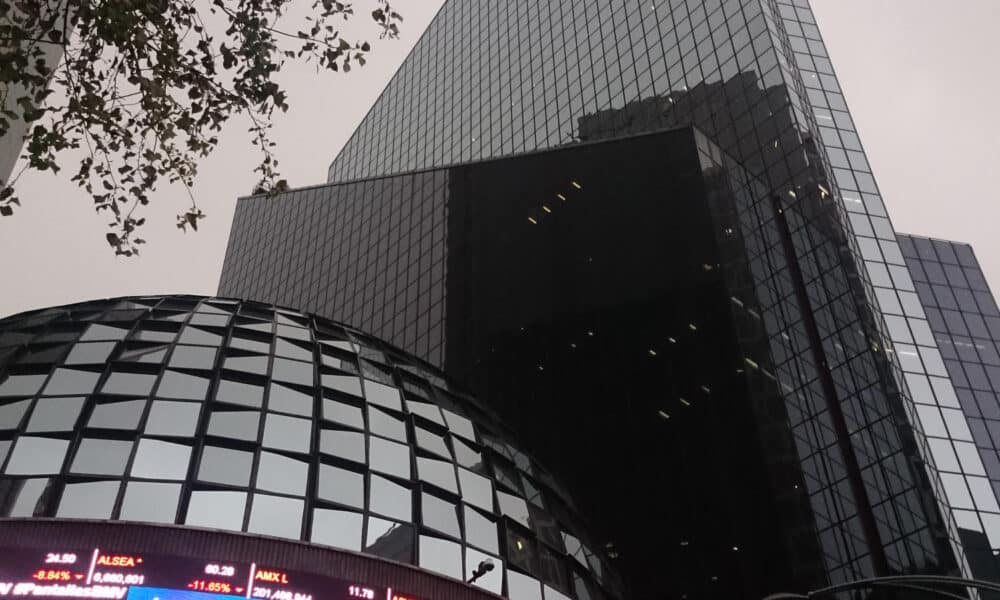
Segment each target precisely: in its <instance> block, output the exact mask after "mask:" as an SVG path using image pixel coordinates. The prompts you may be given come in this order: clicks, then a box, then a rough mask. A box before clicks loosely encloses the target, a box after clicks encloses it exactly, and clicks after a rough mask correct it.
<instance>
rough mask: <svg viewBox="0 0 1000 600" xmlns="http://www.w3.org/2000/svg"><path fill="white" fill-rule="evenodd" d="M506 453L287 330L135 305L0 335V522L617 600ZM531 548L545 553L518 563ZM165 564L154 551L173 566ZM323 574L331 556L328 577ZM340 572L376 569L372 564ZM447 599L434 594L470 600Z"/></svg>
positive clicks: (562, 518)
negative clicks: (535, 574)
mask: <svg viewBox="0 0 1000 600" xmlns="http://www.w3.org/2000/svg"><path fill="white" fill-rule="evenodd" d="M510 440H511V436H510V434H509V433H508V432H506V431H505V430H504V429H503V426H502V425H501V423H500V422H499V421H498V420H497V419H496V418H495V417H494V416H492V412H491V411H489V410H487V409H485V408H483V406H482V405H480V404H479V403H478V402H477V401H476V400H474V399H473V398H471V397H469V396H468V395H465V394H463V393H462V392H460V391H458V390H457V389H456V388H454V387H453V386H452V385H450V384H449V383H448V382H446V381H445V380H444V378H443V376H442V375H441V373H440V372H439V371H437V370H435V369H434V368H432V367H430V366H428V365H426V364H425V363H423V362H421V361H419V360H417V359H414V358H412V357H410V356H407V355H405V354H403V353H402V352H400V351H399V350H397V349H395V348H393V347H390V346H387V345H386V344H384V343H382V342H380V341H378V340H376V339H374V338H371V337H368V336H366V335H363V334H360V333H358V332H357V331H355V330H353V329H350V328H345V327H342V326H340V325H338V324H336V323H333V322H331V321H327V320H325V319H319V318H313V317H310V316H308V315H305V314H302V313H299V312H296V311H291V310H285V309H281V308H274V307H272V306H269V305H263V304H257V303H248V302H237V301H233V300H226V299H221V298H207V299H201V298H196V297H189V296H167V297H142V298H138V297H137V298H124V299H119V300H103V301H96V302H88V303H83V304H75V305H70V306H65V307H56V308H51V309H47V310H42V311H37V312H32V313H26V314H23V315H17V316H14V317H10V318H7V319H5V320H3V321H0V466H2V472H0V516H3V517H11V518H15V519H16V518H31V517H55V518H56V519H57V521H58V520H63V519H97V520H115V521H132V522H136V521H138V522H144V523H161V524H178V525H185V526H189V527H197V528H209V529H215V530H226V531H235V532H247V533H252V534H258V535H264V536H271V537H275V538H285V539H286V540H289V539H290V540H303V541H307V542H312V543H313V544H316V545H320V546H332V547H335V548H340V549H346V550H350V551H354V552H363V553H365V554H369V555H375V556H379V557H382V558H386V559H391V560H393V561H397V562H400V563H406V564H411V565H416V566H418V567H420V569H422V570H424V571H427V572H429V573H438V574H442V575H445V576H447V577H451V578H454V579H459V580H463V581H464V580H467V579H469V578H470V577H471V576H472V574H473V571H474V570H475V569H476V568H477V567H478V565H479V564H480V563H481V562H482V561H484V560H490V561H492V562H493V563H494V564H495V565H496V567H497V568H495V569H493V570H492V571H490V572H488V573H487V574H486V575H484V576H483V577H481V578H480V579H479V580H478V581H477V582H476V585H478V586H479V587H481V588H484V589H485V590H488V591H491V592H494V593H498V594H499V593H501V591H502V590H503V585H504V582H505V581H506V585H507V586H508V589H510V590H520V591H522V592H523V593H524V594H531V593H534V594H536V595H540V594H541V593H542V591H541V590H542V587H541V585H540V584H538V582H537V580H536V579H534V578H532V577H528V576H525V575H521V574H520V573H519V572H516V571H511V572H506V573H505V570H504V569H503V565H504V564H514V563H518V564H521V563H524V564H531V565H532V569H534V568H542V567H535V566H534V563H533V562H532V561H539V564H544V565H545V567H544V568H547V569H552V570H557V571H559V572H561V573H562V574H563V576H564V577H565V580H564V581H561V582H560V586H559V587H558V591H557V590H556V589H552V591H551V592H548V595H552V596H556V597H559V596H560V595H562V594H569V593H571V592H572V593H573V594H574V595H575V596H576V597H583V596H587V597H591V596H590V595H591V594H598V593H603V592H601V590H606V591H608V592H611V593H612V595H619V592H618V591H617V590H618V586H619V585H620V583H619V582H618V581H617V580H616V579H615V576H614V574H613V573H612V571H611V570H610V569H609V568H608V565H607V562H606V559H605V558H603V557H602V555H603V553H604V552H603V548H601V547H600V546H599V545H598V544H597V543H596V542H595V540H594V539H593V538H592V537H591V536H590V535H588V534H587V533H586V532H585V531H584V530H583V529H582V528H581V526H580V524H579V523H580V519H579V518H578V517H577V516H576V514H577V512H576V509H575V508H573V500H572V499H571V498H569V497H568V496H566V495H565V492H564V491H563V488H562V487H561V486H560V485H558V484H557V483H556V481H555V480H554V479H553V478H552V476H551V475H550V473H549V471H548V470H546V469H545V468H544V467H542V466H541V465H540V464H539V463H538V462H536V461H535V460H533V459H532V458H531V457H529V456H528V455H527V454H525V453H523V452H521V451H520V450H519V449H518V447H517V446H515V445H512V444H511V443H509V441H510ZM33 527H34V529H32V528H33ZM39 527H43V526H42V525H39V524H38V523H37V521H33V520H28V521H23V522H22V521H17V520H14V521H5V522H3V523H0V547H3V546H6V545H11V544H13V545H20V544H27V542H26V540H25V539H24V536H31V537H44V536H43V535H42V531H43V529H38V528H39ZM108 527H110V525H108ZM56 530H58V532H62V534H65V532H66V531H74V529H73V527H71V526H68V525H67V526H66V528H64V529H59V528H58V527H56ZM32 531H34V532H35V533H31V532H32ZM89 531H91V533H92V535H93V536H94V538H88V539H89V540H90V541H89V542H86V543H91V544H94V545H97V544H103V545H102V546H101V547H102V548H105V549H107V548H108V547H111V546H114V545H115V544H117V543H118V541H119V538H118V537H116V536H125V537H127V536H128V535H133V537H134V534H129V533H128V532H129V531H131V530H129V529H128V528H125V527H124V526H116V527H113V528H110V529H107V530H106V532H107V533H105V534H102V533H101V531H104V530H101V529H100V528H94V527H91V529H90V530H89ZM120 531H124V532H125V533H121V534H118V533H114V532H120ZM146 531H148V530H146ZM162 536H163V537H164V538H166V539H170V540H182V539H188V540H193V539H196V538H197V539H199V540H202V538H204V540H203V541H201V542H198V544H194V545H195V546H197V547H201V544H212V543H216V542H213V541H212V540H213V539H214V538H213V537H212V536H201V537H199V536H198V535H195V534H188V533H185V532H184V531H183V530H179V529H176V528H172V529H163V530H162ZM185 536H187V537H185ZM536 536H540V537H543V538H544V539H545V540H546V543H547V544H548V545H549V546H548V547H551V548H558V551H554V550H546V549H545V548H543V547H536V546H534V544H535V542H534V541H533V540H535V539H536ZM67 539H74V540H76V542H74V543H78V542H79V540H80V539H82V538H81V536H79V535H78V536H76V537H75V538H74V537H72V536H70V537H69V538H67ZM102 539H103V542H102V541H101V540H102ZM66 543H70V542H66ZM129 543H130V544H132V545H133V546H134V545H136V544H140V545H141V543H140V542H136V541H134V540H133V541H130V542H129ZM247 543H248V544H250V545H253V544H256V545H257V546H259V547H266V546H267V544H263V543H257V542H247ZM529 543H530V544H531V545H530V546H529ZM192 544H193V542H192ZM218 544H221V546H225V545H226V544H224V543H223V542H222V541H221V540H220V541H218ZM168 546H169V544H168ZM26 547H36V546H30V545H28V546H26ZM74 547H75V546H74ZM119 547H120V546H119ZM182 547H183V546H182ZM144 548H145V550H146V551H150V552H151V551H153V548H152V546H150V545H148V544H147V545H146V546H145V547H144ZM172 548H173V549H172V550H171V548H168V547H166V546H165V547H161V548H160V549H159V550H160V551H161V552H163V553H170V554H178V552H177V551H176V550H177V548H176V547H172ZM50 550H51V551H55V550H58V548H55V547H53V548H50ZM233 551H234V550H233V548H231V547H228V546H227V547H226V548H225V549H223V550H220V554H218V555H216V556H215V559H216V560H225V559H227V557H228V556H232V557H233V558H232V559H233V560H236V558H235V556H237V555H231V554H230V553H232V552H233ZM301 552H303V553H305V554H309V553H310V552H312V553H313V554H314V555H317V556H319V555H322V554H323V553H322V552H319V551H318V550H315V551H314V550H308V549H303V550H302V551H301ZM179 553H181V554H183V553H185V551H181V552H179ZM242 554H243V555H244V556H245V555H246V552H245V549H244V551H243V552H242ZM272 554H273V552H272ZM336 555H337V554H336V553H332V554H331V553H330V552H327V555H326V556H327V559H326V560H327V561H330V560H334V559H331V558H330V556H336ZM282 560H288V556H286V557H285V558H283V559H282ZM336 560H337V561H340V560H344V559H339V558H338V559H336ZM246 562H248V563H249V562H250V561H249V560H247V561H246ZM355 562H358V564H362V567H358V568H359V569H362V568H365V569H374V570H376V571H377V570H378V569H379V568H382V567H377V564H379V563H378V561H374V562H373V561H372V560H371V559H366V560H360V559H357V560H355ZM306 564H307V563H306V562H302V563H298V568H299V569H301V568H303V567H304V566H306ZM321 564H324V563H321V562H318V561H317V560H315V559H314V560H312V561H309V562H308V565H309V566H310V568H313V569H314V568H316V565H321ZM373 564H374V565H376V566H375V567H372V565H373ZM364 565H368V566H367V567H364ZM288 566H289V568H292V567H293V566H295V565H291V564H290V565H288ZM385 569H388V570H389V571H392V570H395V571H400V570H401V569H400V568H399V567H392V568H391V569H390V568H388V567H385V568H383V570H385ZM402 571H403V572H407V571H408V570H407V569H402ZM410 571H412V570H410ZM2 572H3V571H2V569H0V573H2ZM365 573H367V571H364V570H358V571H344V572H336V571H333V572H327V575H333V576H337V577H341V578H343V577H345V576H349V577H362V576H363V575H364V576H366V577H367V575H366V574H365ZM386 577H388V576H386ZM410 577H412V576H410ZM383 579H385V580H386V582H385V583H382V585H388V586H390V587H393V584H392V582H391V579H387V578H383ZM418 579H420V581H423V582H424V583H420V582H416V583H413V584H412V585H413V586H414V587H411V588H409V589H408V590H407V591H411V592H413V593H417V592H418V591H420V589H424V590H437V591H436V592H435V594H434V595H433V596H431V595H430V592H427V593H428V596H427V597H428V598H429V597H447V595H445V596H441V594H440V591H441V590H442V589H445V588H448V585H451V586H452V587H454V585H453V584H447V585H446V584H445V583H437V584H434V583H433V581H435V580H436V578H433V577H428V576H424V577H423V578H422V579H421V578H418ZM397 581H401V580H397ZM427 581H430V582H431V583H427ZM425 584H426V585H425ZM434 585H436V586H437V588H435V587H434ZM428 586H430V587H428ZM442 586H443V587H442ZM532 586H536V587H535V588H532ZM532 590H534V591H532ZM458 592H459V594H458V595H457V596H456V595H455V594H456V590H454V589H451V590H450V591H449V594H451V597H456V598H460V597H465V596H463V595H462V593H465V594H466V595H468V594H471V596H469V597H476V594H475V593H473V592H471V591H469V592H462V590H461V589H459V590H458Z"/></svg>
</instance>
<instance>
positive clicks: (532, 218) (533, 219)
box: [528, 217, 538, 225]
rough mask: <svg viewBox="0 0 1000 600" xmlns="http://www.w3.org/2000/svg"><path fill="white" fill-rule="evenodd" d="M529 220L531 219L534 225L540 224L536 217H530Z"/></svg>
mask: <svg viewBox="0 0 1000 600" xmlns="http://www.w3.org/2000/svg"><path fill="white" fill-rule="evenodd" d="M528 220H529V221H531V224H532V225H538V221H536V220H535V218H534V217H528Z"/></svg>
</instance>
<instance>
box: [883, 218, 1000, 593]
mask: <svg viewBox="0 0 1000 600" xmlns="http://www.w3.org/2000/svg"><path fill="white" fill-rule="evenodd" d="M898 238H899V244H900V246H901V248H902V250H903V256H904V257H905V258H906V262H907V265H908V267H909V269H910V273H911V275H912V276H913V282H914V286H915V287H916V290H917V294H918V295H919V296H920V302H921V304H923V306H924V311H925V312H926V313H927V320H928V322H929V323H930V330H931V333H932V334H933V336H934V338H935V339H936V341H937V344H938V347H939V348H940V349H941V355H942V357H943V358H944V364H945V367H946V368H947V371H948V375H949V377H950V378H951V381H952V383H953V384H954V387H955V392H956V396H955V397H953V398H952V404H951V405H950V408H951V409H952V410H948V411H945V412H943V413H939V412H938V410H937V409H936V408H935V407H934V406H926V405H921V406H919V407H918V410H919V411H920V420H921V422H923V423H924V424H925V425H924V428H925V433H926V434H927V436H928V442H929V443H930V444H931V447H932V448H934V449H935V456H939V458H938V461H937V465H938V469H939V470H940V471H941V477H942V479H944V480H945V481H946V482H947V489H948V493H949V501H950V503H951V505H952V506H953V507H954V509H955V511H954V512H955V518H956V519H957V520H958V526H959V527H960V528H961V533H962V534H963V536H966V537H968V538H969V541H968V542H967V543H966V552H967V554H968V555H969V560H970V561H971V562H974V563H980V564H982V568H983V569H984V570H986V569H992V574H993V578H997V577H1000V569H998V566H997V564H996V559H995V558H994V556H993V553H992V552H991V551H990V550H991V549H992V548H996V547H998V546H1000V540H998V539H997V538H996V534H997V531H998V530H1000V506H998V505H997V500H996V494H995V490H997V489H998V488H1000V454H998V451H1000V346H998V342H1000V309H998V308H997V303H996V300H995V299H994V297H993V295H992V294H991V293H990V288H989V286H988V285H987V283H986V278H985V277H984V276H983V272H982V269H981V268H980V266H979V263H978V261H977V260H976V257H975V255H974V254H973V252H972V247H971V246H969V245H968V244H963V243H958V242H948V241H943V240H935V239H930V238H923V237H917V236H910V235H899V236H898ZM889 325H890V327H892V326H896V327H898V326H899V323H894V322H892V321H890V323H889ZM895 351H896V353H897V354H899V356H900V358H901V360H915V359H916V358H917V355H916V353H915V352H914V349H913V346H912V344H911V345H903V344H897V345H896V347H895ZM958 409H960V410H961V411H962V412H963V413H965V417H966V418H965V420H961V419H958V418H957V417H956V414H955V410H958ZM966 423H967V425H966ZM963 474H965V476H964V477H963ZM980 520H981V521H982V523H985V524H986V528H985V535H984V534H983V527H982V526H981V525H980ZM972 548H975V550H977V551H975V552H974V551H972ZM987 572H988V571H987Z"/></svg>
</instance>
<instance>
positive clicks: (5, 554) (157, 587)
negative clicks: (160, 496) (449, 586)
mask: <svg viewBox="0 0 1000 600" xmlns="http://www.w3.org/2000/svg"><path fill="white" fill-rule="evenodd" d="M30 596H47V597H52V598H100V599H108V600H233V599H234V598H246V599H248V600H415V599H414V598H413V597H412V596H409V595H404V594H400V593H398V592H396V591H394V590H393V589H392V588H384V587H373V586H369V585H366V584H364V583H363V582H356V581H348V580H342V579H336V578H331V577H325V576H322V575H315V574H307V573H297V572H292V571H286V570H283V569H277V568H272V567H270V566H267V565H262V564H257V563H249V564H246V563H236V562H227V561H203V560H200V559H193V558H184V557H179V556H164V555H149V554H136V553H121V552H114V551H109V550H104V549H101V548H91V549H87V550H61V549H60V550H55V551H51V552H46V551H39V550H33V549H25V548H0V598H21V597H30Z"/></svg>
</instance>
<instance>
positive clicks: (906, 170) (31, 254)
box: [0, 0, 1000, 316]
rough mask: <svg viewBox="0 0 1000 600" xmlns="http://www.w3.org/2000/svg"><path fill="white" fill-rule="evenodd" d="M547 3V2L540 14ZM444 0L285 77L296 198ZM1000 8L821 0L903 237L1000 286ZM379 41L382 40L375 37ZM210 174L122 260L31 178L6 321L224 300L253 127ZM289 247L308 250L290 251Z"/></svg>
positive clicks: (161, 197)
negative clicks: (364, 51) (974, 264)
mask: <svg viewBox="0 0 1000 600" xmlns="http://www.w3.org/2000/svg"><path fill="white" fill-rule="evenodd" d="M540 1H543V0H540ZM441 3H442V0H410V1H408V2H400V3H399V6H398V7H397V8H398V9H399V10H400V12H402V13H403V15H404V17H405V18H406V22H405V24H404V25H405V28H404V31H403V39H401V40H399V41H393V42H379V43H377V44H376V45H375V51H374V52H373V53H372V56H371V60H370V62H369V64H368V66H366V67H365V68H363V69H356V70H354V71H352V72H351V73H350V74H349V75H347V76H344V75H316V74H315V72H314V71H313V70H311V69H309V68H296V69H294V70H289V71H288V72H287V73H286V74H285V77H284V82H285V84H286V85H287V86H288V88H289V91H290V97H291V104H292V108H291V110H290V111H289V113H288V114H287V115H283V116H281V117H280V118H278V119H277V121H276V124H275V132H274V133H275V138H276V140H277V142H278V143H279V147H278V157H279V160H280V161H281V168H282V171H283V173H284V175H285V176H286V177H287V178H288V180H289V182H290V183H291V185H292V186H293V187H294V186H302V185H310V184H316V183H321V182H323V181H324V180H325V178H326V167H327V165H328V164H329V162H330V160H331V159H332V158H333V157H334V156H335V155H336V153H337V151H338V150H339V149H340V147H341V146H342V145H343V144H344V143H345V142H346V141H347V139H348V137H349V136H350V134H351V132H352V131H353V130H354V128H355V127H356V126H357V124H358V123H359V122H360V120H361V118H362V117H363V116H364V115H365V113H366V112H367V110H368V108H369V107H370V106H371V104H372V102H374V100H375V98H376V97H377V96H378V94H379V93H380V92H381V90H382V88H383V87H384V86H385V84H386V83H387V82H388V80H389V78H390V77H391V75H392V73H393V72H395V70H396V68H397V67H398V66H399V63H400V62H402V60H403V58H404V57H405V56H406V54H407V52H409V49H410V48H411V47H412V45H413V43H414V42H415V41H416V39H417V37H419V34H420V33H421V32H422V31H423V30H424V28H426V26H427V24H428V23H429V21H430V18H431V17H432V16H433V15H434V13H435V12H436V11H437V9H438V8H439V7H440V5H441ZM998 3H1000V0H951V1H950V2H947V3H941V2H939V1H937V0H813V8H814V9H815V11H816V14H817V19H818V20H819V25H820V29H821V30H822V32H823V34H824V36H825V38H826V41H827V44H828V46H829V48H830V53H831V55H832V59H833V62H834V66H835V68H836V69H837V73H838V76H839V77H840V81H841V84H842V86H843V88H844V92H845V94H846V96H847V101H848V103H849V105H850V107H851V111H852V114H853V115H854V118H855V120H856V122H857V126H858V129H859V131H860V134H861V139H862V141H863V142H864V144H865V147H866V149H867V151H868V154H869V159H870V160H871V162H872V165H873V168H874V170H875V174H876V178H877V179H878V182H879V184H880V186H881V187H882V191H883V194H884V196H885V199H886V203H887V204H888V206H889V209H890V212H891V215H892V219H893V222H894V224H895V226H896V228H897V230H898V231H901V232H907V233H915V234H922V235H931V236H934V237H941V238H950V239H957V240H963V241H968V242H971V243H972V244H973V245H974V247H975V249H976V252H977V254H978V255H979V258H980V261H981V262H982V263H983V264H984V266H985V268H986V271H987V278H988V279H989V280H990V282H991V283H992V284H993V287H994V289H995V290H996V289H998V286H1000V235H997V232H996V227H997V221H998V220H1000V206H998V204H997V203H998V200H1000V194H998V193H997V191H996V190H997V188H998V186H997V184H996V182H995V175H994V173H995V171H996V169H997V166H998V165H1000V115H998V109H997V106H1000V102H998V98H1000V78H998V77H997V76H996V74H997V73H998V67H997V65H998V64H1000V42H997V41H996V37H995V32H996V31H1000V4H998ZM365 31H367V32H368V33H370V32H371V30H370V29H369V30H365ZM232 125H233V126H232V127H230V129H229V130H228V131H227V133H226V134H225V135H224V136H223V137H222V143H221V145H220V147H219V148H218V150H217V151H216V152H215V154H213V155H212V157H210V158H209V159H208V160H206V161H204V163H203V164H202V166H201V174H200V176H199V178H198V181H197V187H196V189H195V194H196V197H197V198H198V200H199V204H200V205H201V207H202V209H203V210H204V211H205V212H206V213H207V214H208V215H209V218H208V219H205V220H204V221H202V225H201V230H200V231H199V232H198V233H190V232H189V233H187V234H185V233H182V232H181V231H180V230H178V229H176V228H175V227H174V215H175V214H177V213H179V212H183V210H184V208H185V206H186V199H185V198H186V196H185V194H184V193H183V191H182V190H180V189H169V188H165V189H162V190H160V191H158V192H157V193H156V195H155V196H154V202H153V205H152V209H151V210H149V211H148V213H147V216H148V217H149V223H148V224H147V225H146V227H145V228H144V229H145V231H144V232H143V237H144V238H146V239H147V240H148V242H149V244H148V246H147V247H146V249H145V250H144V252H143V255H142V256H141V257H139V258H138V259H123V258H116V257H114V256H112V254H111V252H110V251H109V249H108V247H107V244H106V243H105V242H104V240H103V233H102V230H101V227H103V225H104V221H105V220H106V219H105V218H104V217H100V216H97V215H95V213H94V211H93V209H92V208H91V206H90V201H89V200H88V199H87V198H86V197H85V196H84V195H83V194H82V193H81V192H80V191H79V190H78V189H77V188H76V187H75V186H74V185H73V184H71V183H70V182H69V174H68V172H69V171H72V170H73V169H72V165H69V168H67V169H66V170H64V171H63V173H62V174H60V175H58V176H52V175H37V174H28V175H26V176H25V177H23V178H22V179H21V182H20V183H19V190H20V195H21V197H22V199H23V201H24V202H23V204H24V207H23V208H22V209H21V210H19V211H18V213H17V214H16V216H15V217H13V218H4V219H0V256H2V257H3V261H2V263H0V316H2V315H7V314H11V313H16V312H20V311H23V310H29V309H33V308H40V307H44V306H51V305H55V304H65V303H68V302H74V301H78V300H84V299H89V298H102V297H110V296H119V295H130V294H144V293H167V292H183V293H196V294H213V293H214V292H215V291H216V288H217V284H218V278H219V270H220V268H221V266H222V259H223V256H224V254H225V249H226V241H227V237H228V235H229V225H230V221H231V219H232V214H233V208H234V206H235V203H236V198H237V197H238V196H241V195H245V194H247V193H248V192H249V191H250V189H251V187H252V185H253V182H254V176H253V173H252V170H253V167H254V165H255V160H256V155H255V154H254V153H253V151H252V149H251V148H250V144H249V140H248V139H247V137H246V135H245V129H246V128H245V127H243V126H242V124H241V123H232ZM288 243H295V241H294V240H288Z"/></svg>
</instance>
